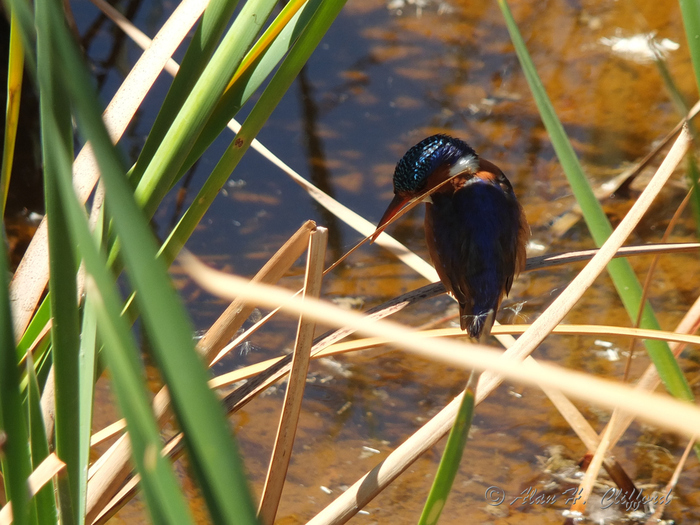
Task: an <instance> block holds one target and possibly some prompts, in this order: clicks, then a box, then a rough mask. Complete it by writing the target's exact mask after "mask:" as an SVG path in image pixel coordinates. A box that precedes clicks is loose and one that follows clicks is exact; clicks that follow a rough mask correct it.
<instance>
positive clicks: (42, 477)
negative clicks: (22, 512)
mask: <svg viewBox="0 0 700 525" xmlns="http://www.w3.org/2000/svg"><path fill="white" fill-rule="evenodd" d="M65 468H66V464H65V463H64V462H63V461H61V460H60V459H59V458H58V456H57V455H56V453H55V452H52V453H51V454H49V455H48V456H46V458H45V459H44V461H42V462H41V463H39V466H38V467H37V468H36V469H34V472H32V473H31V474H30V475H29V479H27V487H28V489H29V497H30V498H33V497H34V496H35V495H36V493H37V492H39V491H40V490H41V489H42V487H43V486H44V485H46V484H47V483H51V481H52V480H53V479H54V477H56V476H58V475H61V474H62V473H63V472H65V470H64V469H65ZM11 523H12V503H11V502H9V503H7V504H6V505H5V506H4V507H3V508H2V510H0V525H10V524H11Z"/></svg>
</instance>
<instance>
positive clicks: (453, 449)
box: [418, 372, 479, 525]
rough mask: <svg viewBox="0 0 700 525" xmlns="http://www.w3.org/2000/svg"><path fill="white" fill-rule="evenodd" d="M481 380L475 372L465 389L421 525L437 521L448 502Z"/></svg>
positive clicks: (432, 523) (419, 523) (431, 524)
mask: <svg viewBox="0 0 700 525" xmlns="http://www.w3.org/2000/svg"><path fill="white" fill-rule="evenodd" d="M478 380H479V374H475V373H473V372H472V375H471V376H470V377H469V382H468V383H467V388H466V389H465V390H464V397H463V398H462V402H461V403H460V405H459V411H458V412H457V417H456V418H455V424H454V425H453V426H452V430H450V434H449V436H448V437H447V443H446V444H445V450H444V451H443V452H442V458H441V459H440V465H439V466H438V470H437V473H436V474H435V479H434V480H433V485H432V487H431V488H430V493H429V494H428V499H427V501H426V502H425V506H424V507H423V512H422V513H421V515H420V519H419V520H418V525H434V524H435V523H437V522H438V519H439V518H440V513H441V512H442V509H443V508H444V507H445V503H446V502H447V497H448V496H449V495H450V491H451V490H452V484H453V483H454V480H455V476H456V475H457V472H458V471H459V464H460V462H461V461H462V453H463V452H464V446H465V444H466V443H467V438H468V437H469V429H470V428H471V424H472V420H473V418H474V399H475V394H474V390H475V388H476V384H477V382H478Z"/></svg>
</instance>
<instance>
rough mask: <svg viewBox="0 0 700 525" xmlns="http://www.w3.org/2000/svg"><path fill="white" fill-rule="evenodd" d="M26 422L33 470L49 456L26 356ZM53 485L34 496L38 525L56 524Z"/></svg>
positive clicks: (32, 373)
mask: <svg viewBox="0 0 700 525" xmlns="http://www.w3.org/2000/svg"><path fill="white" fill-rule="evenodd" d="M25 368H26V370H27V381H28V386H27V397H26V399H27V421H29V444H30V447H31V454H32V468H33V469H35V468H36V467H38V466H39V464H40V463H41V462H42V461H43V460H44V459H46V458H47V457H48V455H49V443H48V440H47V438H46V430H45V428H44V419H43V417H42V414H41V392H40V390H39V381H38V379H37V377H36V373H35V371H34V359H33V358H32V355H31V353H30V354H29V355H27V361H26V367H25ZM53 494H54V493H53V484H52V483H47V484H46V485H44V486H43V487H42V488H41V490H39V492H37V494H36V496H34V498H35V500H36V510H37V522H38V523H39V524H40V525H54V524H58V508H57V507H56V498H54V495H53Z"/></svg>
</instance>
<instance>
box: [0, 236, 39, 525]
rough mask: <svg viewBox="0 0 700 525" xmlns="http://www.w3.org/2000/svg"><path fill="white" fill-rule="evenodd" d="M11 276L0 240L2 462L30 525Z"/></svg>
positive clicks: (19, 513)
mask: <svg viewBox="0 0 700 525" xmlns="http://www.w3.org/2000/svg"><path fill="white" fill-rule="evenodd" d="M8 272H9V268H8V266H7V251H6V247H5V241H4V240H0V279H2V285H1V286H0V431H2V432H3V433H4V434H5V435H6V436H7V438H6V440H5V442H4V443H3V447H2V448H3V453H2V455H1V456H0V462H1V463H2V475H3V480H4V484H5V493H6V494H7V498H8V500H9V501H11V502H12V506H13V510H14V523H15V524H16V525H24V524H26V523H30V519H29V517H30V515H29V501H28V500H29V494H28V492H27V478H28V477H29V474H30V473H31V471H32V467H31V459H30V450H29V440H28V432H27V421H26V419H25V416H24V414H25V413H24V409H23V407H22V399H21V396H20V386H19V378H20V374H19V368H18V362H17V350H16V349H15V341H14V336H13V333H14V330H13V328H12V314H11V310H10V297H9V294H8V284H9V283H8V282H7V275H8Z"/></svg>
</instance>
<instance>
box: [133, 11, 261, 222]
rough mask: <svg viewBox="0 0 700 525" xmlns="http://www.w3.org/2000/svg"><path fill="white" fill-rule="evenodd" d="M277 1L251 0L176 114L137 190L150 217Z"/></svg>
mask: <svg viewBox="0 0 700 525" xmlns="http://www.w3.org/2000/svg"><path fill="white" fill-rule="evenodd" d="M274 5H275V1H274V0H248V2H247V3H246V4H245V6H243V9H241V12H240V13H239V15H238V17H236V20H235V21H234V23H233V25H232V26H231V28H230V29H229V31H228V32H227V34H226V36H225V37H224V39H223V41H222V42H221V45H220V46H219V48H218V49H217V51H216V53H214V56H213V57H212V59H211V61H210V62H209V64H208V65H207V67H206V69H205V70H204V71H203V72H202V75H201V76H200V77H199V79H198V81H197V83H196V84H195V86H194V88H193V89H192V92H191V93H190V96H189V97H188V98H187V100H186V101H185V103H184V104H183V106H182V109H181V110H180V112H179V113H178V114H177V117H175V120H174V121H173V124H172V126H170V129H169V130H168V132H167V134H166V135H165V137H164V138H163V141H162V142H161V144H160V146H159V147H158V150H157V151H156V153H155V154H154V155H153V159H152V160H151V161H150V162H149V164H148V166H147V167H146V168H145V170H144V174H143V177H142V178H141V180H140V182H139V184H138V186H137V188H136V191H135V196H136V201H137V202H138V203H139V205H140V206H141V207H142V208H143V209H144V210H145V213H146V216H147V217H151V216H152V215H153V213H155V210H156V208H157V207H158V204H159V203H160V201H161V200H162V199H163V197H164V196H165V194H166V193H167V192H168V190H169V189H170V187H171V186H172V184H173V181H174V180H175V177H176V176H177V174H178V172H179V171H180V168H181V167H182V164H183V162H184V161H185V159H186V158H187V155H188V153H189V152H190V149H191V148H192V145H193V144H194V142H195V140H196V139H197V136H199V134H200V132H201V131H202V128H203V127H204V125H205V124H206V122H207V120H208V119H209V116H210V115H211V113H212V111H213V110H214V107H215V106H216V103H217V102H218V101H219V98H220V97H221V95H222V93H223V92H224V89H225V88H226V85H227V84H228V82H229V79H230V78H231V77H232V76H233V74H234V72H235V71H236V68H237V67H238V64H239V63H240V62H241V60H242V58H243V56H244V55H245V52H246V51H247V49H248V48H249V47H250V45H251V43H252V41H253V39H254V38H255V36H256V35H257V34H258V32H259V31H260V28H261V27H262V24H263V22H264V21H265V20H266V19H267V17H268V16H269V14H270V11H271V10H272V8H273V7H274Z"/></svg>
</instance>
